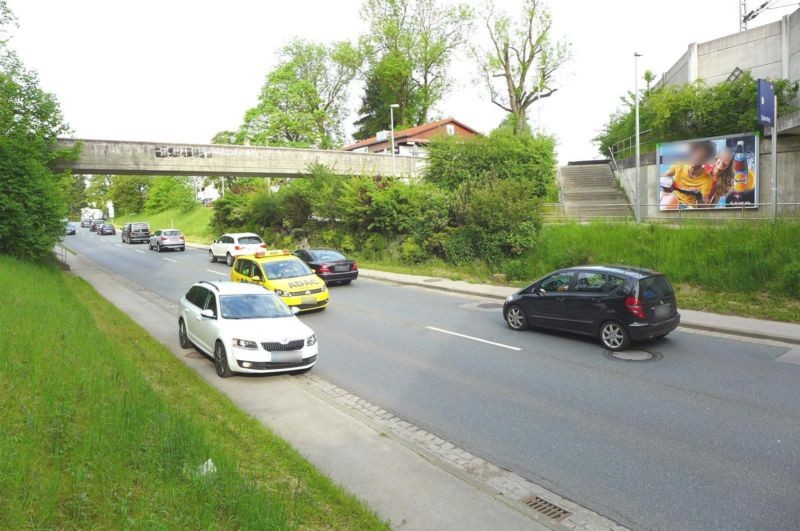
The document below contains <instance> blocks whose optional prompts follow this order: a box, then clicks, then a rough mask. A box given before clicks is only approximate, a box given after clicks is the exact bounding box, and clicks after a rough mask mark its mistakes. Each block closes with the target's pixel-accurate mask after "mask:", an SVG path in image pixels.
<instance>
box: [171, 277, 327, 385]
mask: <svg viewBox="0 0 800 531" xmlns="http://www.w3.org/2000/svg"><path fill="white" fill-rule="evenodd" d="M178 340H179V341H180V345H181V347H183V348H191V347H192V346H195V347H196V348H197V349H198V350H200V351H201V352H203V353H205V354H206V355H207V356H211V357H212V358H213V360H214V368H215V369H216V371H217V375H218V376H219V377H221V378H227V377H228V376H231V375H232V374H234V373H274V372H287V371H298V372H299V371H307V370H309V369H310V368H311V367H313V365H314V364H315V363H316V362H317V348H318V345H317V336H316V335H315V334H314V331H313V330H311V328H309V327H308V326H307V325H305V324H304V323H302V322H301V321H300V320H299V319H298V318H297V317H296V316H295V315H294V312H293V311H292V310H291V309H289V307H288V306H286V304H285V303H284V302H283V301H282V300H281V298H280V297H278V296H277V295H275V294H274V293H270V292H269V291H267V290H265V289H264V288H262V287H261V286H256V285H253V284H240V283H233V282H206V281H202V282H198V283H197V284H195V285H193V286H192V287H191V288H190V289H189V291H188V292H187V293H186V295H185V296H184V297H183V298H181V300H180V306H179V317H178Z"/></svg>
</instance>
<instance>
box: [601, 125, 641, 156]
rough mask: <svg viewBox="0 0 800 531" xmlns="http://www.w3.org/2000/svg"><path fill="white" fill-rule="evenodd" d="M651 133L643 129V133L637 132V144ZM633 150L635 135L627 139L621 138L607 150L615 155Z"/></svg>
mask: <svg viewBox="0 0 800 531" xmlns="http://www.w3.org/2000/svg"><path fill="white" fill-rule="evenodd" d="M651 131H652V129H645V130H644V131H639V142H640V143H641V140H642V137H646V136H647V135H648V134H649V133H650V132H651ZM619 146H622V148H620V147H619ZM634 149H636V135H631V136H629V137H627V138H623V139H622V140H620V141H618V142H614V143H613V144H611V147H609V150H611V151H613V152H614V153H616V154H620V153H625V152H628V151H631V150H634ZM620 158H625V157H624V156H623V157H620Z"/></svg>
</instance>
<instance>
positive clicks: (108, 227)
mask: <svg viewBox="0 0 800 531" xmlns="http://www.w3.org/2000/svg"><path fill="white" fill-rule="evenodd" d="M97 234H99V235H100V236H114V235H115V234H117V229H115V228H114V225H112V224H111V223H104V224H102V225H100V228H99V229H97Z"/></svg>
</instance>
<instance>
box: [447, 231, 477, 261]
mask: <svg viewBox="0 0 800 531" xmlns="http://www.w3.org/2000/svg"><path fill="white" fill-rule="evenodd" d="M479 239H480V235H479V233H478V232H477V231H476V230H475V229H474V228H472V227H459V228H457V229H456V230H454V231H453V232H451V233H450V235H449V237H448V238H447V240H446V241H445V242H444V256H445V258H446V259H447V261H448V262H450V263H451V264H465V263H467V262H470V261H472V260H474V259H475V256H476V254H477V247H478V241H479Z"/></svg>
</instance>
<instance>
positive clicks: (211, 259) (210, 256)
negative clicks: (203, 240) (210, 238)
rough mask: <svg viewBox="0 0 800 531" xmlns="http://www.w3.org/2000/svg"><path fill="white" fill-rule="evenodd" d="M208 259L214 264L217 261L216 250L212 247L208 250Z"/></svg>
mask: <svg viewBox="0 0 800 531" xmlns="http://www.w3.org/2000/svg"><path fill="white" fill-rule="evenodd" d="M208 261H209V262H211V263H212V264H213V263H214V262H216V261H217V257H216V256H214V251H212V250H211V249H209V250H208Z"/></svg>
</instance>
